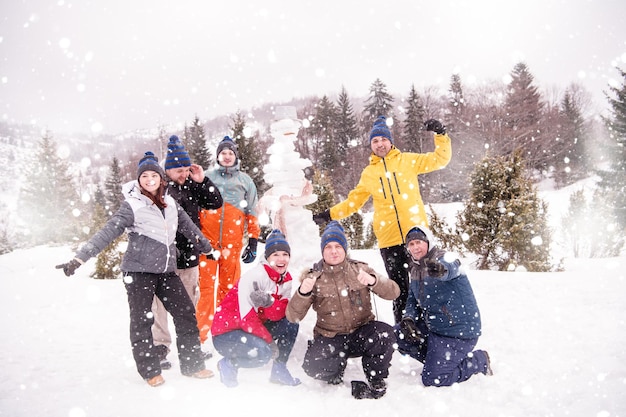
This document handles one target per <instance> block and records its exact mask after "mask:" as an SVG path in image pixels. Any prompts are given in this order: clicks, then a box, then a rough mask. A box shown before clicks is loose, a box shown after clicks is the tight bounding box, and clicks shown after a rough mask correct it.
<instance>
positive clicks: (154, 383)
mask: <svg viewBox="0 0 626 417" xmlns="http://www.w3.org/2000/svg"><path fill="white" fill-rule="evenodd" d="M146 382H147V383H148V385H150V386H151V387H158V386H159V385H163V384H165V379H163V377H162V376H161V375H160V374H159V375H157V376H154V377H152V378H150V379H146Z"/></svg>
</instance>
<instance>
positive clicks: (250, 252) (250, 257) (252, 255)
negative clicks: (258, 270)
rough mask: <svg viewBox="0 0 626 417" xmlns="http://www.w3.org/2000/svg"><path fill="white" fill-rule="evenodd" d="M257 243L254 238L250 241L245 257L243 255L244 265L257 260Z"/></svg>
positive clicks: (244, 253)
mask: <svg viewBox="0 0 626 417" xmlns="http://www.w3.org/2000/svg"><path fill="white" fill-rule="evenodd" d="M257 243H258V242H257V240H256V239H255V238H253V237H251V238H249V239H248V246H246V250H244V251H243V255H241V259H242V260H243V263H244V264H249V263H252V262H254V260H255V259H256V246H257Z"/></svg>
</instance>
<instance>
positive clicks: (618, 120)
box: [599, 68, 626, 234]
mask: <svg viewBox="0 0 626 417" xmlns="http://www.w3.org/2000/svg"><path fill="white" fill-rule="evenodd" d="M618 71H619V73H620V75H621V76H622V85H621V86H619V87H613V86H611V87H609V93H605V94H606V97H607V99H608V102H609V105H610V106H611V115H610V116H609V117H607V118H605V119H604V121H605V123H606V125H607V128H608V129H609V133H610V138H611V140H612V141H613V142H612V144H611V145H610V148H609V149H608V152H609V155H610V157H609V161H610V167H609V169H607V170H602V171H599V175H600V177H601V178H602V182H601V189H600V190H599V196H601V197H602V199H603V200H604V203H605V205H606V206H607V208H608V209H609V212H610V216H609V217H608V218H606V221H607V223H609V224H613V223H614V224H615V227H617V229H618V231H620V232H621V233H622V234H624V231H626V72H625V71H623V70H621V69H619V68H618ZM611 94H612V95H611Z"/></svg>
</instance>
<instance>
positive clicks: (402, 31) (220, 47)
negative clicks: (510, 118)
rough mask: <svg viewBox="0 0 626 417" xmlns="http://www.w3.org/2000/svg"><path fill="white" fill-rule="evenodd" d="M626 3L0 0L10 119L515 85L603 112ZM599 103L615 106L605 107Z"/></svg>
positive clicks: (73, 118) (161, 115) (3, 83)
mask: <svg viewBox="0 0 626 417" xmlns="http://www.w3.org/2000/svg"><path fill="white" fill-rule="evenodd" d="M624 16H626V2H624V1H623V0H604V1H601V0H525V1H517V0H514V1H501V0H473V1H463V0H456V1H439V0H431V1H428V2H426V1H421V0H408V1H389V2H383V1H376V2H374V1H369V0H359V1H344V0H332V1H327V0H314V1H301V0H300V1H272V0H265V1H245V2H244V1H237V0H233V1H230V2H227V1H220V2H213V1H194V0H176V1H168V0H132V1H128V0H106V1H105V0H102V1H98V0H74V1H68V0H52V1H45V0H11V1H9V0H2V1H1V2H0V118H1V119H2V120H4V121H9V122H27V123H36V124H37V125H39V126H41V127H46V128H48V129H51V130H52V131H53V133H54V132H55V131H56V132H87V133H89V132H92V133H99V132H105V133H119V132H122V131H126V130H130V129H142V128H152V127H157V126H159V125H170V124H173V123H179V124H181V125H182V124H183V123H185V122H187V123H190V122H191V121H192V120H193V118H194V116H195V115H196V114H197V115H198V116H199V117H200V119H207V118H210V117H213V116H216V115H220V114H226V113H232V112H234V111H236V110H237V109H238V108H243V109H248V108H251V107H252V106H255V105H258V104H262V103H265V102H268V101H277V102H281V101H287V100H289V99H291V98H292V97H302V96H307V95H312V94H317V95H320V96H321V95H322V94H325V93H326V94H329V95H334V94H336V93H337V92H338V91H339V90H340V89H341V86H342V85H343V86H345V87H346V89H347V90H348V93H349V94H350V95H351V96H365V95H367V93H368V89H369V87H370V85H371V84H372V82H373V81H374V80H375V79H376V78H380V79H381V80H382V81H383V82H384V83H385V84H386V85H387V87H388V91H389V92H390V93H391V94H393V95H398V96H399V95H406V94H407V93H408V91H409V89H410V87H411V85H412V84H414V85H415V87H416V88H417V90H418V92H420V91H421V90H423V89H424V88H425V87H429V86H440V87H441V89H442V91H445V90H446V89H447V86H448V84H449V81H450V76H451V75H452V74H453V73H455V72H456V73H459V74H460V76H461V79H462V81H463V83H464V84H465V85H466V86H467V87H470V86H472V85H473V83H485V82H491V81H493V80H497V81H498V82H503V80H504V79H505V78H506V75H507V74H509V73H510V72H511V70H512V68H513V66H514V65H515V63H517V62H519V61H524V62H526V64H527V65H528V66H529V68H530V70H531V72H532V73H533V74H534V76H535V82H536V84H537V85H538V86H539V87H541V88H553V87H558V88H560V89H564V88H565V87H566V86H567V85H569V84H570V83H572V82H578V83H581V84H582V85H583V86H584V87H585V88H587V89H588V90H589V92H590V93H591V94H592V95H593V97H594V99H595V100H596V101H597V102H601V101H603V95H602V91H603V90H606V89H607V84H608V83H609V82H611V80H613V82H615V81H619V82H621V80H620V79H619V74H618V72H617V71H616V70H615V69H614V67H615V66H616V65H617V66H620V67H621V68H623V69H626V24H625V23H624ZM601 104H603V103H601Z"/></svg>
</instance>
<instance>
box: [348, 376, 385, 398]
mask: <svg viewBox="0 0 626 417" xmlns="http://www.w3.org/2000/svg"><path fill="white" fill-rule="evenodd" d="M386 392H387V384H386V383H385V380H384V379H372V380H371V381H370V385H369V386H368V385H367V384H366V383H365V382H363V381H352V396H353V397H354V398H356V399H357V400H363V399H366V398H371V399H375V400H376V399H378V398H381V397H382V396H383V395H385V393H386Z"/></svg>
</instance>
